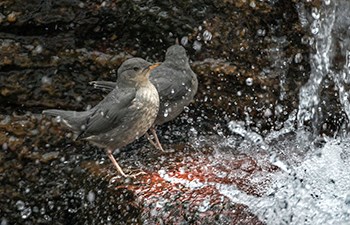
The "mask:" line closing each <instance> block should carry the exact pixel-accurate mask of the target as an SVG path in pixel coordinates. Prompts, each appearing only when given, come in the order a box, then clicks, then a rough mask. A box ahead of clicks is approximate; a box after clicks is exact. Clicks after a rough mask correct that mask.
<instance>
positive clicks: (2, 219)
mask: <svg viewBox="0 0 350 225" xmlns="http://www.w3.org/2000/svg"><path fill="white" fill-rule="evenodd" d="M0 224H1V225H8V221H7V219H6V218H1V223H0Z"/></svg>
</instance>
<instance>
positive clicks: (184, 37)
mask: <svg viewBox="0 0 350 225" xmlns="http://www.w3.org/2000/svg"><path fill="white" fill-rule="evenodd" d="M181 44H182V45H183V46H186V45H187V44H188V37H187V36H183V37H182V38H181Z"/></svg>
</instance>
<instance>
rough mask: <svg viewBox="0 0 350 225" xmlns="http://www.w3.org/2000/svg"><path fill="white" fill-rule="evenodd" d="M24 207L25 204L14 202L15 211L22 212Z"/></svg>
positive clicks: (19, 201)
mask: <svg viewBox="0 0 350 225" xmlns="http://www.w3.org/2000/svg"><path fill="white" fill-rule="evenodd" d="M24 206H25V204H24V202H23V201H21V200H18V201H17V202H16V207H17V209H18V210H19V211H22V210H23V209H24Z"/></svg>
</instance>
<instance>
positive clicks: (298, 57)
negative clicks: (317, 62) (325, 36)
mask: <svg viewBox="0 0 350 225" xmlns="http://www.w3.org/2000/svg"><path fill="white" fill-rule="evenodd" d="M301 61H303V55H302V54H301V53H300V52H299V53H297V54H295V56H294V62H295V63H301Z"/></svg>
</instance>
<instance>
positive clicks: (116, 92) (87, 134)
mask: <svg viewBox="0 0 350 225" xmlns="http://www.w3.org/2000/svg"><path fill="white" fill-rule="evenodd" d="M158 65H159V64H154V65H151V64H150V63H149V62H147V61H145V60H143V59H141V58H132V59H128V60H126V61H125V62H124V63H123V64H122V65H121V66H120V67H119V69H118V74H119V76H118V78H117V81H116V83H114V89H113V90H112V91H111V92H110V93H109V94H108V95H107V96H106V97H105V98H104V99H103V100H102V101H101V102H100V103H99V104H97V105H96V106H95V107H93V108H92V109H90V110H87V111H82V112H76V111H65V110H57V109H52V110H44V111H43V114H45V115H50V116H58V117H60V120H61V121H62V122H63V124H64V125H66V126H67V127H68V128H69V129H71V130H72V131H74V132H75V133H76V134H77V135H78V138H82V139H86V140H88V141H90V142H91V143H93V144H95V145H97V146H99V147H104V148H106V153H107V155H108V157H109V158H110V160H111V161H112V163H113V165H114V166H115V167H116V168H117V170H118V171H119V172H120V174H121V175H123V176H125V177H126V176H127V175H126V174H125V173H124V172H123V170H122V168H121V167H120V166H119V164H118V163H117V161H116V159H115V158H114V156H113V151H114V150H115V149H119V148H121V147H123V146H125V145H127V144H129V143H131V142H132V141H134V140H135V139H137V138H139V137H141V136H142V135H144V134H145V133H146V132H147V130H148V129H149V128H150V127H151V126H152V125H153V124H154V121H155V119H156V117H157V114H158V110H159V96H158V92H157V90H156V88H155V87H154V85H153V84H152V83H151V82H150V81H149V75H150V72H151V71H152V70H153V69H154V68H155V67H157V66H158Z"/></svg>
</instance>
